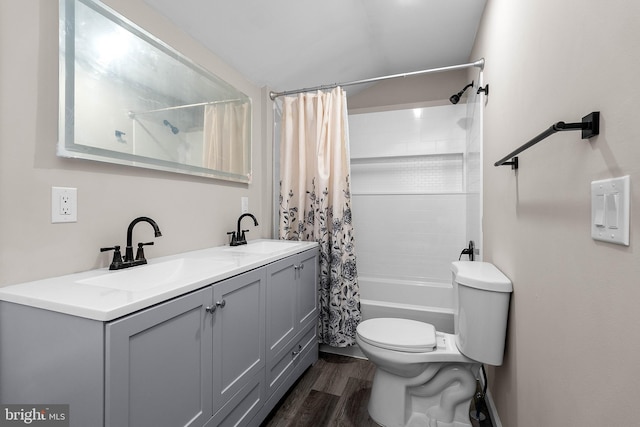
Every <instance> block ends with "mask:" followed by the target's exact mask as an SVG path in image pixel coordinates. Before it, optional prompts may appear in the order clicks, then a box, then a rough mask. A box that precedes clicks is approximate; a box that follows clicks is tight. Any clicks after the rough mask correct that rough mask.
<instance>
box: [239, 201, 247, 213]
mask: <svg viewBox="0 0 640 427" xmlns="http://www.w3.org/2000/svg"><path fill="white" fill-rule="evenodd" d="M240 210H241V212H240V213H247V212H249V198H248V197H240Z"/></svg>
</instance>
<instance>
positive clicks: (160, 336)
mask: <svg viewBox="0 0 640 427" xmlns="http://www.w3.org/2000/svg"><path fill="white" fill-rule="evenodd" d="M205 283H206V282H205ZM317 284H318V249H317V248H313V249H308V250H306V251H304V252H300V253H297V254H293V255H291V256H288V257H286V258H282V259H280V260H277V261H274V262H271V263H263V264H261V265H257V266H256V268H254V269H253V270H249V271H245V272H243V273H239V274H237V275H235V276H233V277H230V278H227V279H224V280H220V281H217V282H215V283H213V284H211V285H208V286H204V287H203V288H200V289H198V290H194V291H192V292H189V293H186V294H183V295H180V296H177V297H175V298H172V299H170V300H166V301H164V302H161V303H159V304H156V305H153V306H147V307H146V308H143V309H141V310H139V311H136V312H132V313H131V314H128V315H125V316H122V317H119V318H116V319H113V320H109V321H101V320H95V319H88V318H84V317H79V316H74V315H69V314H63V313H59V312H55V311H49V310H46V309H40V308H36V307H31V306H28V305H21V304H14V303H11V302H6V301H0V402H2V403H21V404H22V403H45V404H46V403H62V404H69V408H70V414H71V416H70V426H71V427H84V426H104V427H126V426H135V427H145V426H150V427H151V426H152V427H160V426H167V427H169V426H170V427H178V426H189V427H203V426H205V427H225V426H236V427H240V426H257V425H260V423H261V422H262V420H264V418H265V417H266V415H267V414H268V413H269V412H270V411H271V409H273V407H274V406H275V405H276V404H277V402H278V401H279V400H280V398H281V397H282V396H283V395H284V394H285V393H286V391H287V390H288V389H289V387H290V386H291V385H292V384H293V383H294V382H295V381H296V380H297V379H298V377H299V376H300V375H301V374H302V373H303V372H304V370H305V369H306V368H308V367H309V366H310V365H311V364H312V363H314V362H315V361H316V360H317V358H318V343H317V339H316V328H317V325H316V322H317V313H318V308H317V300H318V295H317Z"/></svg>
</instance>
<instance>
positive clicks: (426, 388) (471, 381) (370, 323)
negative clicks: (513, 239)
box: [356, 261, 513, 427]
mask: <svg viewBox="0 0 640 427" xmlns="http://www.w3.org/2000/svg"><path fill="white" fill-rule="evenodd" d="M452 272H453V291H454V300H455V312H454V327H455V333H454V334H453V335H452V334H447V333H444V332H438V331H436V330H435V328H434V327H433V325H430V324H428V323H423V322H417V321H414V320H408V319H389V318H382V319H370V320H366V321H364V322H362V323H360V325H358V329H357V334H356V341H357V343H358V345H359V346H360V350H362V352H363V353H364V355H365V356H367V358H369V360H370V361H371V362H373V363H374V364H375V365H376V367H377V369H376V374H375V377H374V380H373V386H372V388H371V398H370V399H369V415H370V416H371V418H372V419H373V420H374V421H375V422H377V423H378V424H380V425H383V426H386V427H400V426H415V427H418V426H420V427H424V426H428V427H471V422H470V420H469V406H470V404H471V399H472V397H473V396H474V394H475V390H476V377H477V375H478V372H479V369H480V366H481V364H483V363H486V364H489V365H496V366H498V365H501V364H502V357H503V354H504V341H505V335H506V329H507V315H508V311H509V299H510V297H511V292H512V291H513V287H512V284H511V281H510V280H509V279H508V278H507V277H506V276H505V275H504V274H502V273H501V272H500V270H498V269H497V268H496V267H495V266H494V265H493V264H489V263H486V262H471V261H461V262H454V263H452Z"/></svg>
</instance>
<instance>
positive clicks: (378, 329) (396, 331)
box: [357, 318, 436, 353]
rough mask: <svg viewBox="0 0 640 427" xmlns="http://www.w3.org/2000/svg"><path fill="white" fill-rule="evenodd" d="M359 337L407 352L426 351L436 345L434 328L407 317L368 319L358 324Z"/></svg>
mask: <svg viewBox="0 0 640 427" xmlns="http://www.w3.org/2000/svg"><path fill="white" fill-rule="evenodd" d="M357 332H358V335H359V336H360V338H361V339H362V340H363V341H365V342H366V343H368V344H371V345H373V346H376V347H381V348H386V349H389V350H396V351H404V352H408V353H426V352H429V351H433V349H434V348H435V346H436V328H435V327H434V326H433V325H432V324H430V323H424V322H417V321H415V320H409V319H391V318H380V319H369V320H365V321H364V322H362V323H360V324H359V325H358V329H357Z"/></svg>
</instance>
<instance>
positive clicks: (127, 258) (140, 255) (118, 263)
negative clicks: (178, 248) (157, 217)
mask: <svg viewBox="0 0 640 427" xmlns="http://www.w3.org/2000/svg"><path fill="white" fill-rule="evenodd" d="M143 221H144V222H148V223H149V224H151V226H152V227H153V231H154V233H155V236H156V237H160V236H162V233H161V232H160V228H159V227H158V224H156V222H155V221H154V220H152V219H151V218H148V217H146V216H141V217H138V218H136V219H134V220H133V221H131V224H129V228H127V247H126V249H125V254H124V260H123V259H122V255H121V253H120V246H114V247H111V248H100V252H105V251H110V250H113V251H114V254H113V261H112V262H111V265H110V266H109V270H120V269H122V268H127V267H133V266H136V265H142V264H146V263H147V260H146V258H145V257H144V251H143V249H142V248H143V246H147V245H153V242H148V243H138V252H137V254H136V257H135V259H134V258H133V243H132V240H133V227H135V225H136V224H137V223H139V222H143Z"/></svg>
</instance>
